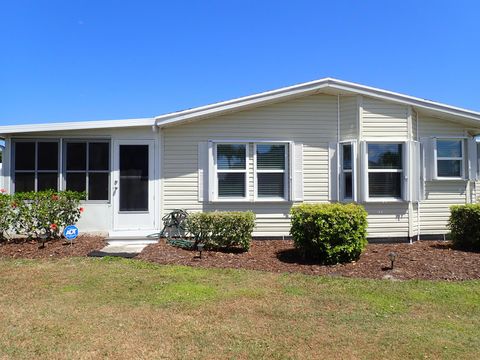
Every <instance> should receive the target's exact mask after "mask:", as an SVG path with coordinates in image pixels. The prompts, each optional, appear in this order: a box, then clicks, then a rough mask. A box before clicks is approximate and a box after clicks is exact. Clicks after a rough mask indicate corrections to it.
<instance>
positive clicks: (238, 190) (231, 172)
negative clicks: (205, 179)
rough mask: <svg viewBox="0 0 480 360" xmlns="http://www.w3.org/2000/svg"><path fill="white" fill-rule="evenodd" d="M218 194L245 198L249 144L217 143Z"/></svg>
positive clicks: (219, 196)
mask: <svg viewBox="0 0 480 360" xmlns="http://www.w3.org/2000/svg"><path fill="white" fill-rule="evenodd" d="M216 168H217V184H218V189H217V196H218V198H220V199H222V198H223V199H225V198H227V199H228V198H245V197H246V188H247V185H246V182H247V145H246V144H217V146H216Z"/></svg>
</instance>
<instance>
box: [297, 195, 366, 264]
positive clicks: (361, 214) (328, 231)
mask: <svg viewBox="0 0 480 360" xmlns="http://www.w3.org/2000/svg"><path fill="white" fill-rule="evenodd" d="M291 222H292V227H291V230H290V233H291V235H292V237H293V241H294V243H295V247H296V248H297V249H299V250H300V251H301V252H302V253H303V254H304V256H309V257H312V258H315V259H318V260H320V261H321V262H322V263H324V264H336V263H339V262H350V261H353V260H356V259H358V257H359V256H360V254H361V253H362V251H363V249H364V248H365V246H366V244H367V212H366V211H365V209H364V208H363V206H360V205H356V204H338V203H335V204H302V205H299V206H295V207H293V208H292V209H291Z"/></svg>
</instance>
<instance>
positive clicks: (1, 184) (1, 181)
mask: <svg viewBox="0 0 480 360" xmlns="http://www.w3.org/2000/svg"><path fill="white" fill-rule="evenodd" d="M0 153H1V154H2V161H1V162H0V188H4V187H5V185H4V182H5V177H4V176H3V172H4V171H5V170H4V168H3V162H4V155H5V145H0Z"/></svg>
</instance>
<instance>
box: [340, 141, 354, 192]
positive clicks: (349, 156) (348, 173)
mask: <svg viewBox="0 0 480 360" xmlns="http://www.w3.org/2000/svg"><path fill="white" fill-rule="evenodd" d="M340 146H341V156H342V158H341V169H342V170H341V187H342V188H341V193H342V198H343V200H353V189H354V185H353V158H354V156H353V146H352V144H351V143H348V144H341V145H340Z"/></svg>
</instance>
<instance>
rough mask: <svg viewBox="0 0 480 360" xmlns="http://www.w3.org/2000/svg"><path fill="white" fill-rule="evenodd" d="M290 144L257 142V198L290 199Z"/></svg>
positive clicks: (255, 148) (255, 157)
mask: <svg viewBox="0 0 480 360" xmlns="http://www.w3.org/2000/svg"><path fill="white" fill-rule="evenodd" d="M288 153H289V146H288V144H287V143H255V144H254V172H255V186H254V188H255V199H256V200H272V201H274V200H281V201H282V200H283V201H284V200H287V199H288V173H289V171H288V163H289V156H288Z"/></svg>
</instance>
